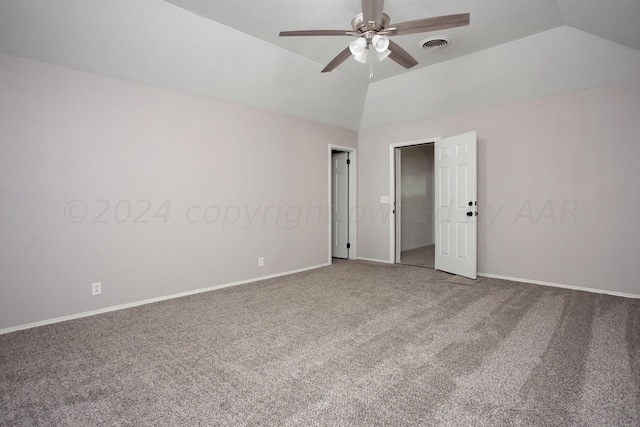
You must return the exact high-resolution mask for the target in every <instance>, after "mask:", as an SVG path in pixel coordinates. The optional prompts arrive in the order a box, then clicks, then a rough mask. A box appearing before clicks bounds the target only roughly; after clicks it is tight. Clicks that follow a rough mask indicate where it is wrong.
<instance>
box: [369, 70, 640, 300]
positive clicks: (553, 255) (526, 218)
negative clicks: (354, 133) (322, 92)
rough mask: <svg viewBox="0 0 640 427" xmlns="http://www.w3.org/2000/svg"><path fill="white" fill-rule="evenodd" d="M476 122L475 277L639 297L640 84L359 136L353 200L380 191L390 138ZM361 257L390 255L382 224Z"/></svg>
mask: <svg viewBox="0 0 640 427" xmlns="http://www.w3.org/2000/svg"><path fill="white" fill-rule="evenodd" d="M472 130H476V131H477V135H478V210H479V214H480V216H479V227H478V270H479V272H480V273H485V274H492V275H500V276H506V277H514V278H521V279H527V280H535V281H540V282H549V283H556V284H561V285H567V286H576V287H586V288H592V289H600V290H606V291H610V292H620V293H625V294H634V295H640V282H639V281H638V277H640V263H638V260H637V258H638V253H640V226H639V225H638V224H639V222H638V220H637V215H638V212H640V192H638V191H636V190H635V189H634V185H635V183H636V182H639V181H640V168H639V167H638V162H639V161H640V144H638V135H640V82H635V83H628V84H622V85H614V86H607V87H603V88H598V89H591V90H586V91H580V92H574V93H571V94H564V95H557V96H553V97H547V98H541V99H535V100H529V101H524V102H519V103H514V104H509V105H503V106H496V107H489V108H481V109H477V110H474V111H469V112H465V113H458V114H453V115H448V116H444V117H440V118H435V119H428V120H421V121H415V122H411V123H406V124H402V125H393V126H387V127H382V128H378V129H374V130H370V131H363V132H360V134H359V144H358V151H359V158H360V160H361V163H360V168H359V187H358V188H359V203H361V204H363V205H368V204H375V203H376V202H377V200H378V199H379V197H380V195H386V194H388V193H389V185H390V183H389V163H390V159H389V155H390V154H389V146H390V144H393V143H400V142H404V141H415V140H419V139H425V138H431V137H437V136H442V137H447V136H452V135H457V134H461V133H464V132H467V131H472ZM358 231H359V233H360V235H361V236H366V242H367V244H362V243H361V244H360V246H359V256H361V257H363V258H368V259H378V260H382V261H387V262H388V261H389V260H390V241H389V235H390V228H389V220H388V219H387V220H386V221H382V220H380V219H378V220H375V221H372V220H369V219H366V220H365V221H362V222H361V223H360V224H359V229H358Z"/></svg>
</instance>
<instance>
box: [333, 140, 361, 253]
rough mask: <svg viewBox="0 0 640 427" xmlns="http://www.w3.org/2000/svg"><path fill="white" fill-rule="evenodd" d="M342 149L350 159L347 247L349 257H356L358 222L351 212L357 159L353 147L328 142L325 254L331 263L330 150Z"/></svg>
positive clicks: (353, 204)
mask: <svg viewBox="0 0 640 427" xmlns="http://www.w3.org/2000/svg"><path fill="white" fill-rule="evenodd" d="M334 150H335V151H344V152H347V153H349V160H350V161H351V162H350V164H349V243H350V244H351V246H350V248H349V259H356V256H357V253H358V252H357V237H358V228H357V227H358V222H357V221H354V218H353V217H352V214H353V213H354V212H356V203H357V192H356V191H357V188H356V187H357V181H356V177H357V170H358V169H357V167H358V161H357V156H356V154H357V153H356V149H355V148H353V147H346V146H343V145H335V144H329V149H328V153H329V154H328V156H327V157H328V160H327V171H328V172H327V177H328V178H329V179H328V180H329V184H328V187H327V188H328V189H329V197H328V204H327V212H328V213H329V221H328V222H327V225H328V227H327V228H328V229H329V230H328V237H329V238H328V240H327V242H328V243H327V249H328V255H327V264H331V246H332V244H331V242H332V238H333V237H332V235H331V224H332V222H333V218H332V214H333V213H332V211H331V194H332V192H333V189H332V187H331V179H332V175H333V168H332V166H333V165H332V163H331V152H332V151H334Z"/></svg>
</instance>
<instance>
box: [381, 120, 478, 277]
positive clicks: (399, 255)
mask: <svg viewBox="0 0 640 427" xmlns="http://www.w3.org/2000/svg"><path fill="white" fill-rule="evenodd" d="M430 143H431V145H432V147H433V157H432V158H433V163H432V165H433V169H431V170H432V179H433V187H432V188H433V193H432V194H433V196H432V197H433V202H432V207H431V208H428V206H424V205H422V203H426V204H428V203H429V201H428V199H426V202H424V200H425V199H423V202H418V206H419V207H420V208H415V207H414V208H413V209H410V212H409V213H408V214H404V215H403V212H402V210H403V208H404V209H405V210H406V209H407V206H406V205H404V206H403V203H402V192H403V190H402V166H403V163H402V157H403V153H404V151H403V150H402V149H404V148H406V147H414V146H421V145H424V144H430ZM477 153H478V143H477V136H476V132H475V131H471V132H467V133H463V134H460V135H455V136H450V137H447V138H433V139H425V140H419V141H410V142H400V143H393V144H390V145H389V161H390V165H389V166H390V168H389V170H390V172H391V173H390V177H389V178H390V183H391V187H390V194H391V196H392V200H391V202H392V204H393V212H394V214H395V215H394V216H395V218H394V220H393V221H389V225H390V230H389V235H390V242H389V247H390V262H393V263H403V262H411V265H417V264H416V263H415V261H413V260H411V261H407V259H406V256H411V255H415V256H416V257H418V258H421V260H420V261H419V262H424V257H423V255H422V254H420V253H419V252H420V251H418V250H417V249H418V248H423V251H424V252H427V251H428V250H429V246H430V245H429V244H428V243H429V242H428V241H426V243H425V241H424V240H423V241H422V242H423V243H420V242H418V243H416V242H415V241H414V242H413V243H411V244H409V245H407V244H406V243H403V235H404V236H405V237H406V236H409V235H411V234H410V233H411V232H410V231H408V230H402V228H403V226H404V227H409V228H410V230H411V227H412V225H410V224H409V225H408V224H405V223H403V221H402V218H403V217H404V218H405V219H407V220H411V219H413V220H415V219H416V218H417V219H418V220H419V222H418V226H420V222H422V226H423V228H422V231H423V232H427V233H428V231H429V229H431V230H435V232H434V233H433V238H434V242H435V247H434V248H433V249H434V254H435V260H434V261H435V262H434V265H433V268H435V269H436V270H441V271H446V272H448V273H452V274H456V275H459V276H464V277H468V278H470V279H476V277H477V262H478V245H477V233H478V223H477V216H478V201H477V179H478V178H477ZM430 166H431V165H425V169H426V170H427V171H428V170H429V168H430ZM420 179H422V178H420ZM424 180H428V178H424ZM424 180H423V181H421V182H423V184H421V185H423V186H424V187H421V188H425V190H424V193H428V188H429V184H428V183H424ZM418 181H420V180H418ZM427 182H428V181H427ZM423 206H424V209H422V207H423ZM429 214H431V218H432V220H431V221H433V225H431V224H430V220H429ZM403 231H404V232H403ZM411 246H414V247H411ZM413 249H416V251H415V252H416V253H413V254H411V253H406V254H405V257H403V252H406V251H410V250H413ZM424 255H425V256H426V255H428V254H424ZM423 266H427V265H426V262H425V264H424V265H423Z"/></svg>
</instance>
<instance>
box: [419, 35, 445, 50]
mask: <svg viewBox="0 0 640 427" xmlns="http://www.w3.org/2000/svg"><path fill="white" fill-rule="evenodd" d="M450 44H451V38H449V37H446V36H435V37H429V38H427V39H424V40H422V41H421V42H420V46H422V48H423V49H424V50H435V49H442V48H444V47H447V46H448V45H450Z"/></svg>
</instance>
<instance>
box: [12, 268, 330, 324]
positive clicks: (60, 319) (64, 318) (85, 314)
mask: <svg viewBox="0 0 640 427" xmlns="http://www.w3.org/2000/svg"><path fill="white" fill-rule="evenodd" d="M327 265H329V264H320V265H314V266H312V267H305V268H300V269H298V270H292V271H285V272H282V273H276V274H270V275H268V276H261V277H255V278H253V279H247V280H240V281H238V282H232V283H225V284H222V285H216V286H210V287H208V288H202V289H196V290H194V291H187V292H180V293H178V294H172V295H166V296H163V297H157V298H150V299H146V300H142V301H135V302H130V303H127V304H121V305H116V306H112V307H106V308H101V309H98V310H92V311H85V312H82V313H78V314H71V315H69V316H62V317H55V318H53V319H47V320H41V321H39V322H34V323H28V324H26V325H19V326H13V327H11V328H6V329H2V330H0V335H2V334H8V333H9V332H15V331H20V330H22V329H30V328H35V327H38V326H44V325H50V324H52V323H59V322H65V321H67V320H74V319H80V318H82V317H88V316H93V315H96V314H102V313H108V312H110V311H116V310H123V309H125V308H131V307H137V306H139V305H145V304H152V303H154V302H159V301H165V300H168V299H173V298H180V297H186V296H188V295H194V294H200V293H202V292H209V291H215V290H216V289H222V288H228V287H231V286H238V285H244V284H247V283H252V282H257V281H260V280H267V279H273V278H275V277H280V276H288V275H289V274H294V273H301V272H303V271H307V270H315V269H316V268H320V267H326V266H327Z"/></svg>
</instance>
